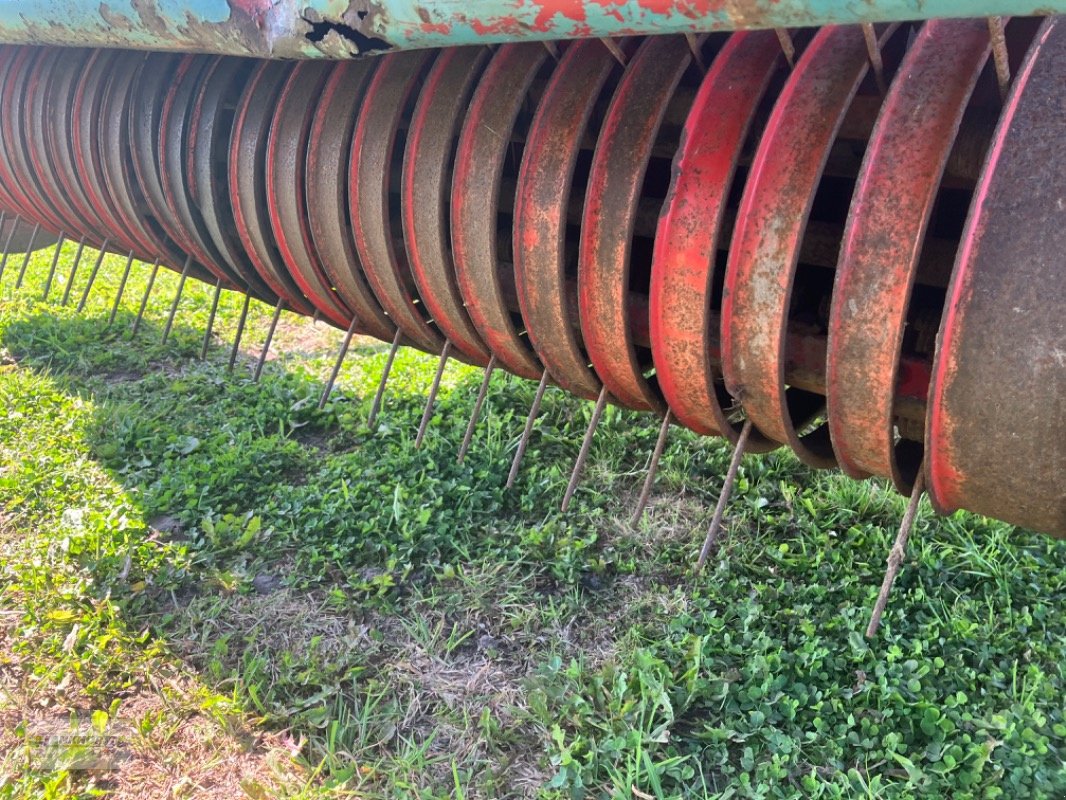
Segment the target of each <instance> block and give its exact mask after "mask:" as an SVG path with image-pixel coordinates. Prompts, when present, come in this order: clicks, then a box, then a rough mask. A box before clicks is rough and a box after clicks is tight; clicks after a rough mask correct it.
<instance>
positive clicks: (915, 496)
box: [866, 461, 925, 639]
mask: <svg viewBox="0 0 1066 800" xmlns="http://www.w3.org/2000/svg"><path fill="white" fill-rule="evenodd" d="M924 493H925V463H924V461H923V463H922V464H921V465H920V466H919V467H918V477H917V478H915V479H914V486H913V487H912V488H911V497H910V501H909V502H908V503H907V510H906V512H904V514H903V519H902V520H901V521H900V524H899V533H898V534H897V535H896V541H895V543H894V544H893V545H892V550H891V551H890V552H889V554H888V568H887V569H886V570H885V578H884V580H883V581H882V582H881V591H880V592H879V593H878V595H877V603H876V604H875V605H874V610H873V613H872V614H871V615H870V624H869V625H868V626H867V627H866V638H867V639H872V638H874V637H875V636H876V635H877V629H878V628H880V627H881V615H882V614H884V613H885V606H886V605H888V595H889V593H890V592H891V591H892V584H893V583H894V582H895V580H896V575H897V574H898V573H899V568H900V566H901V565H902V564H903V558H904V556H905V555H906V554H907V540H908V539H910V536H911V530H913V528H914V520H915V517H917V515H918V506H919V504H920V503H921V501H922V495H923V494H924Z"/></svg>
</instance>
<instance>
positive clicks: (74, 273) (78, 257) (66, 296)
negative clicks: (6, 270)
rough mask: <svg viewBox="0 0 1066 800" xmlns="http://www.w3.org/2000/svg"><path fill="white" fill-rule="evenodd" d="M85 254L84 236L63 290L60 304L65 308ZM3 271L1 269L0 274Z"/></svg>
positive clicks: (79, 243) (79, 242)
mask: <svg viewBox="0 0 1066 800" xmlns="http://www.w3.org/2000/svg"><path fill="white" fill-rule="evenodd" d="M84 252H85V237H84V236H82V237H81V239H80V240H79V241H78V249H77V251H75V253H74V264H73V265H71V267H70V276H69V277H68V278H67V285H66V286H65V287H64V288H63V300H62V301H61V302H60V303H59V305H61V306H65V305H66V304H67V301H68V300H70V290H71V289H73V288H74V278H75V277H76V276H77V274H78V265H79V264H81V254H82V253H84ZM2 272H3V270H2V269H0V273H2Z"/></svg>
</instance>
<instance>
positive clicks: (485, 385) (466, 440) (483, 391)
mask: <svg viewBox="0 0 1066 800" xmlns="http://www.w3.org/2000/svg"><path fill="white" fill-rule="evenodd" d="M495 369H496V355H495V354H493V355H492V356H491V357H490V358H489V363H488V366H486V367H485V376H484V377H483V378H482V379H481V388H480V389H478V392H477V400H475V401H474V410H473V411H471V412H470V421H469V422H468V423H467V424H466V433H464V434H463V443H462V445H461V446H460V447H459V455H458V456H457V457H456V459H455V463H457V464H462V463H463V459H464V458H466V453H467V451H468V450H469V449H470V441H471V440H472V439H473V438H474V429H475V428H476V427H477V420H478V417H480V416H481V406H482V405H484V403H485V396H486V395H487V394H488V391H489V381H490V380H491V379H492V373H493V371H495Z"/></svg>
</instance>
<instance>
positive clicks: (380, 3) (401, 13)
mask: <svg viewBox="0 0 1066 800" xmlns="http://www.w3.org/2000/svg"><path fill="white" fill-rule="evenodd" d="M1063 13H1066V0H1053V2H1050V3H1049V2H1047V0H1042V1H1041V2H1034V0H965V1H963V0H868V1H867V2H861V3H856V2H852V1H851V0H470V2H466V3H462V4H459V3H456V2H455V1H454V0H106V2H99V0H0V42H20V43H29V44H56V45H80V46H85V47H124V48H135V49H142V50H170V51H181V52H206V53H222V54H232V55H248V56H259V57H267V58H351V57H353V56H357V55H363V54H366V53H374V52H381V51H384V50H389V49H416V48H425V47H446V46H454V45H464V44H486V43H494V42H508V41H522V40H548V39H574V38H584V37H592V36H622V35H628V34H653V33H687V32H693V31H723V30H738V29H745V28H773V27H798V26H809V25H829V24H848V23H856V22H882V21H895V20H901V19H908V20H912V19H932V18H937V17H981V16H1004V15H1048V14H1063Z"/></svg>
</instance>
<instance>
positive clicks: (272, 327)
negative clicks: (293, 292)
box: [252, 297, 285, 383]
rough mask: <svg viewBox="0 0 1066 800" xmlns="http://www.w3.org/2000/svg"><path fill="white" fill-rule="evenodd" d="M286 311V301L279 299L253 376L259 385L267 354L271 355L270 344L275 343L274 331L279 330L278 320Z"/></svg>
mask: <svg viewBox="0 0 1066 800" xmlns="http://www.w3.org/2000/svg"><path fill="white" fill-rule="evenodd" d="M284 310H285V301H284V300H283V299H282V298H280V297H279V298H278V302H277V304H276V305H275V306H274V316H273V317H271V318H270V327H269V328H268V329H267V338H266V341H265V342H263V349H262V351H261V352H260V353H259V361H257V362H256V365H255V374H254V375H253V376H252V380H253V381H255V382H256V383H259V378H260V377H261V376H262V374H263V365H264V364H266V360H267V354H269V353H270V343H271V342H272V341H274V331H276V330H277V329H278V320H279V319H281V312H282V311H284Z"/></svg>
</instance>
